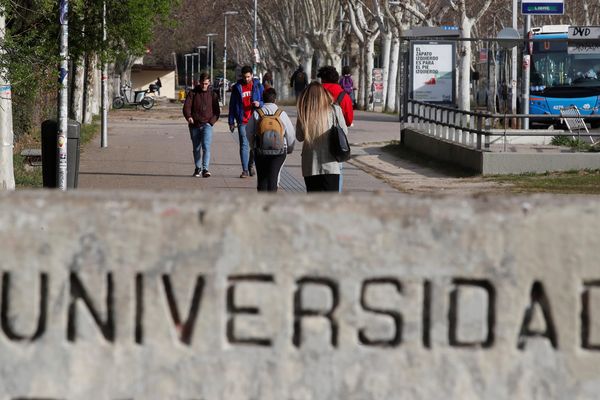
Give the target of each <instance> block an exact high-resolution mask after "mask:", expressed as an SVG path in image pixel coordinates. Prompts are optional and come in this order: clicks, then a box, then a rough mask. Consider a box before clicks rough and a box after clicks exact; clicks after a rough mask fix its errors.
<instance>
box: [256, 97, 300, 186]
mask: <svg viewBox="0 0 600 400" xmlns="http://www.w3.org/2000/svg"><path fill="white" fill-rule="evenodd" d="M276 99H277V92H276V91H275V89H273V88H268V89H266V90H265V91H264V92H263V101H264V105H263V106H262V107H259V108H257V109H255V110H254V112H253V113H252V118H250V121H248V125H247V126H246V134H247V135H248V142H249V143H250V144H251V147H252V148H253V149H254V163H255V164H256V190H257V191H259V192H276V191H277V186H278V185H277V184H278V181H279V173H280V171H281V168H282V167H283V163H284V162H285V158H286V155H287V154H290V153H291V152H292V151H293V150H294V143H295V133H294V125H293V124H292V121H290V118H289V117H288V115H287V114H286V113H285V111H283V110H282V109H280V108H279V107H277V104H275V100H276Z"/></svg>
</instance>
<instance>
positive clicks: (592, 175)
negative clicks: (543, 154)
mask: <svg viewBox="0 0 600 400" xmlns="http://www.w3.org/2000/svg"><path fill="white" fill-rule="evenodd" d="M484 179H485V180H488V181H494V182H501V183H509V184H511V185H512V187H511V191H512V192H520V193H534V192H535V193H564V194H600V170H581V171H568V172H547V173H545V174H520V175H498V176H490V177H485V178H484Z"/></svg>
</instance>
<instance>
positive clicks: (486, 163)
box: [402, 128, 600, 175]
mask: <svg viewBox="0 0 600 400" xmlns="http://www.w3.org/2000/svg"><path fill="white" fill-rule="evenodd" d="M402 144H403V145H404V146H406V147H408V148H410V149H412V150H415V151H417V152H419V153H422V154H425V155H427V156H429V157H432V158H435V159H436V160H441V161H445V162H448V163H452V164H455V165H458V166H461V167H463V168H467V169H470V170H473V171H476V172H479V173H481V174H482V175H502V174H522V173H544V172H548V171H573V170H583V169H593V170H594V169H600V153H592V152H581V153H575V152H571V151H564V152H559V150H556V149H551V150H548V151H547V152H544V151H543V150H541V149H538V151H536V149H533V148H532V149H531V150H530V151H527V152H517V153H511V152H492V151H481V150H476V149H474V148H472V147H467V146H464V145H461V144H459V143H455V142H451V141H449V140H445V139H442V138H439V137H434V136H431V135H428V134H425V133H422V132H420V131H418V130H415V129H411V128H408V129H404V130H403V131H402Z"/></svg>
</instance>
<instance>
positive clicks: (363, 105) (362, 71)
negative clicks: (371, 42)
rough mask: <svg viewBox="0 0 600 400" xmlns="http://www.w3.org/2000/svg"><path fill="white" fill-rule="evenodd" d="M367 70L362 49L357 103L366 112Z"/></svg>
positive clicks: (362, 49)
mask: <svg viewBox="0 0 600 400" xmlns="http://www.w3.org/2000/svg"><path fill="white" fill-rule="evenodd" d="M365 70H366V66H365V49H364V48H362V47H361V48H360V63H359V64H358V93H357V94H356V103H357V104H358V108H360V109H361V110H364V109H365V108H366V107H367V104H366V103H365V98H366V97H365V93H366V90H365V75H366V72H365Z"/></svg>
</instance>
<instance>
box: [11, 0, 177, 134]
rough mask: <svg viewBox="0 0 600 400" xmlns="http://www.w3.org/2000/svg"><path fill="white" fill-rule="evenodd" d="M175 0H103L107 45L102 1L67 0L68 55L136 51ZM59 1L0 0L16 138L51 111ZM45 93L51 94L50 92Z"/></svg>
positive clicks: (111, 56) (116, 55) (109, 56)
mask: <svg viewBox="0 0 600 400" xmlns="http://www.w3.org/2000/svg"><path fill="white" fill-rule="evenodd" d="M178 3H179V0H175V1H173V0H127V1H123V0H106V8H107V27H108V40H107V45H106V46H105V44H104V43H103V39H102V38H103V29H102V10H103V2H102V1H100V0H96V1H85V0H70V1H69V13H68V17H69V58H70V59H71V60H80V59H81V58H82V57H83V56H84V55H85V54H100V56H101V58H102V59H103V60H106V61H107V62H111V61H115V60H118V59H121V58H124V57H125V56H127V55H141V54H143V53H144V51H145V49H146V46H147V45H148V43H150V41H151V38H152V31H153V28H154V24H155V23H166V21H167V19H168V16H169V13H170V10H171V9H172V8H173V7H175V6H177V5H178ZM59 4H60V1H59V0H11V1H9V0H0V6H4V7H5V10H6V11H5V14H6V18H7V20H6V27H7V34H6V38H5V42H4V43H3V44H2V48H3V50H4V51H5V54H4V55H3V56H2V57H0V67H2V68H5V70H6V71H8V79H9V80H10V82H11V84H12V93H13V126H14V132H15V136H16V139H17V140H18V139H19V137H21V136H23V135H24V134H25V133H27V132H31V131H32V129H34V128H35V127H36V126H37V125H39V123H40V122H41V121H42V120H44V119H47V118H49V117H55V115H56V95H57V92H58V65H59V62H60V57H59V37H60V24H59V20H58V15H59V12H58V7H59ZM49 94H50V95H49Z"/></svg>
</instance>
